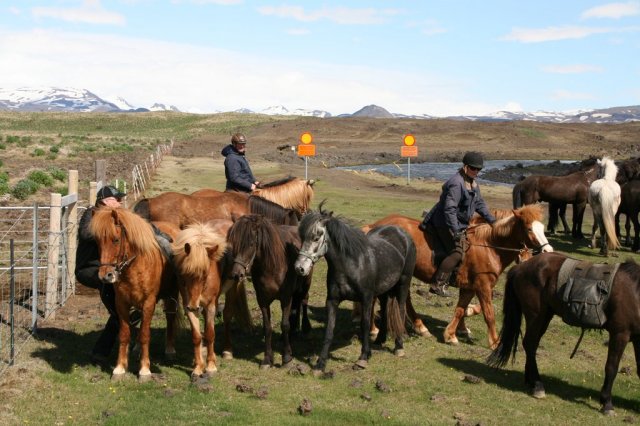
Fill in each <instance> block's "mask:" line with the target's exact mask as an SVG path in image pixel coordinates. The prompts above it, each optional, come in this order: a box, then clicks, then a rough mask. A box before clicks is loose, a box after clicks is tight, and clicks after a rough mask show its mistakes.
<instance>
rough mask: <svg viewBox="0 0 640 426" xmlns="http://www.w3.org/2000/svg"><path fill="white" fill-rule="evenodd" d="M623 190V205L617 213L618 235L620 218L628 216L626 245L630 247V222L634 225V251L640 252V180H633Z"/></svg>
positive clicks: (632, 248) (618, 233) (617, 232)
mask: <svg viewBox="0 0 640 426" xmlns="http://www.w3.org/2000/svg"><path fill="white" fill-rule="evenodd" d="M620 189H621V199H622V201H621V203H620V207H619V208H618V213H616V219H615V223H616V235H620V224H619V218H620V215H621V214H624V215H625V216H626V219H627V220H626V225H625V229H626V232H627V236H626V245H630V239H631V236H630V231H631V226H630V225H629V222H631V223H633V231H634V234H635V237H634V238H633V246H632V247H631V250H632V251H635V252H639V251H640V238H639V233H640V221H638V215H639V214H640V180H631V181H629V182H627V183H625V184H623V185H622V187H621V188H620Z"/></svg>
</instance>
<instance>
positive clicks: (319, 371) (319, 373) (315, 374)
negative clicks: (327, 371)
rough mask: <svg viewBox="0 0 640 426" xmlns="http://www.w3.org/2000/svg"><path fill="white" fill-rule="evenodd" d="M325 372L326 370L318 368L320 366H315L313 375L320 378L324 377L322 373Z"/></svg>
mask: <svg viewBox="0 0 640 426" xmlns="http://www.w3.org/2000/svg"><path fill="white" fill-rule="evenodd" d="M323 374H324V371H322V370H320V369H318V368H314V369H313V377H315V378H320V377H322V375H323Z"/></svg>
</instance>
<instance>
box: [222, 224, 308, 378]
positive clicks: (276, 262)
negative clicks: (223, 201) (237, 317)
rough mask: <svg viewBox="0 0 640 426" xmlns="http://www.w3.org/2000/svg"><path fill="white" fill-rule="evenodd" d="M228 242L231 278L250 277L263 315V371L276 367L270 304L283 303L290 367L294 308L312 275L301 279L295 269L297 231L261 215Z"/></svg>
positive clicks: (286, 361) (235, 231)
mask: <svg viewBox="0 0 640 426" xmlns="http://www.w3.org/2000/svg"><path fill="white" fill-rule="evenodd" d="M228 242H229V244H230V245H231V258H232V259H233V266H232V268H231V272H230V276H231V277H232V278H233V279H235V280H239V281H242V280H244V279H245V278H246V276H247V274H251V280H252V282H253V287H254V289H255V292H256V298H257V300H258V305H259V306H260V311H261V313H262V324H263V329H264V338H265V352H264V358H263V360H262V362H261V364H260V368H261V369H268V368H270V367H272V366H273V363H274V359H273V358H274V357H273V350H272V348H271V335H272V332H273V329H272V326H271V303H272V302H273V301H274V300H279V301H280V307H281V309H282V322H281V329H282V340H283V349H282V365H283V366H284V365H287V364H289V363H290V362H291V361H292V360H293V357H292V351H291V343H290V337H291V336H290V334H291V326H290V324H291V323H290V314H291V311H292V306H293V307H295V309H299V307H300V305H301V304H302V300H303V299H304V298H306V296H307V294H308V292H309V287H310V285H311V275H309V276H307V277H299V276H298V275H297V274H296V271H295V270H294V267H293V266H294V262H295V261H296V258H297V256H298V251H299V250H300V246H301V242H300V237H299V236H298V228H297V227H295V226H286V225H275V224H273V223H272V222H271V221H269V220H268V219H266V218H264V217H263V216H261V215H245V216H242V217H240V218H239V219H238V220H237V221H236V222H235V223H234V224H233V226H232V227H231V229H229V236H228ZM307 321H308V319H307ZM308 328H310V324H309V326H308Z"/></svg>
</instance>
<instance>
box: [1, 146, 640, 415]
mask: <svg viewBox="0 0 640 426" xmlns="http://www.w3.org/2000/svg"><path fill="white" fill-rule="evenodd" d="M252 167H253V169H254V172H255V174H256V175H257V176H260V177H261V178H262V179H263V180H270V179H272V178H273V179H275V178H278V177H282V176H283V175H287V174H290V173H292V174H294V175H297V176H301V175H304V171H303V169H301V168H300V166H299V165H292V166H290V167H285V166H282V165H278V164H275V163H269V162H260V161H256V162H253V163H252ZM309 172H310V175H309V177H311V178H314V177H316V176H318V177H319V180H318V182H317V183H316V186H315V190H316V198H315V201H314V206H317V203H318V202H319V201H320V200H322V199H327V207H328V208H329V209H331V210H334V211H335V212H336V213H337V214H340V215H342V216H344V217H346V218H349V220H350V221H351V222H352V223H353V224H355V225H361V224H364V223H369V222H373V221H374V220H376V219H378V218H381V217H383V216H385V215H387V214H389V213H393V212H399V213H402V214H406V215H409V216H414V217H419V216H420V213H421V212H422V210H423V209H424V208H425V207H429V206H430V205H432V204H433V202H434V200H435V196H436V194H437V191H438V188H439V186H440V183H438V182H432V181H414V182H413V183H412V185H411V187H407V185H406V182H405V181H404V180H403V179H401V178H395V179H394V178H388V177H384V176H379V175H370V174H362V173H361V174H354V173H349V172H341V171H331V172H329V171H327V170H326V169H322V170H321V169H315V168H311V169H310V170H309ZM223 182H224V173H223V169H222V166H221V164H219V162H214V161H211V159H208V158H177V157H166V158H165V160H164V162H163V164H162V165H161V167H160V168H159V170H158V173H157V175H156V177H155V178H154V181H153V187H152V188H151V191H150V193H149V195H153V194H154V193H159V192H163V191H168V190H176V191H184V192H189V191H192V190H195V189H199V188H203V187H211V188H222V187H223ZM344 182H351V184H349V185H344V184H343V183H344ZM483 189H484V191H485V196H486V197H487V198H488V199H489V200H491V202H490V203H491V204H492V206H495V207H507V206H508V204H509V197H510V190H509V189H505V188H503V187H486V188H483ZM590 219H591V218H590V213H587V216H586V217H585V222H586V223H585V231H586V230H587V229H590ZM587 227H589V228H587ZM551 243H552V244H553V245H554V247H556V249H559V250H561V251H564V252H568V253H571V254H572V255H575V256H578V257H582V258H587V259H591V260H593V261H602V260H603V259H602V258H598V257H595V256H593V254H594V250H591V249H589V248H587V247H586V244H587V243H586V242H574V241H572V240H569V239H568V238H567V237H551ZM620 255H621V257H620V258H618V260H623V259H626V258H627V257H634V258H635V259H636V260H640V256H638V255H630V254H629V253H628V252H625V251H623V252H621V253H620ZM611 260H614V259H611ZM325 273H326V263H325V262H324V261H320V262H319V263H318V265H317V267H316V270H315V271H314V280H313V285H312V292H311V296H310V317H311V320H312V325H313V330H312V332H311V334H310V335H309V336H308V337H306V338H304V339H301V338H299V339H296V340H294V341H293V351H294V356H295V361H294V367H293V368H291V369H288V368H273V369H271V370H268V371H261V370H260V369H259V368H258V365H259V362H260V360H261V357H262V351H263V341H262V337H261V334H262V333H261V327H258V326H257V325H258V324H259V321H260V316H259V311H257V310H256V308H255V298H254V297H253V296H251V297H250V301H251V303H252V305H253V314H254V324H255V325H256V327H255V330H254V331H253V333H246V332H243V331H242V330H237V331H236V332H234V345H235V357H236V358H235V359H234V360H231V361H223V360H221V359H220V358H219V363H220V366H219V372H218V373H217V374H216V375H215V376H214V377H213V378H212V379H211V380H210V381H209V382H208V383H199V384H191V383H190V381H189V373H190V369H191V342H190V335H189V333H188V332H186V331H185V332H184V333H182V334H181V335H180V337H179V341H178V358H177V360H176V361H175V362H173V363H167V362H165V361H164V360H163V356H162V353H163V329H164V325H163V319H162V318H163V315H162V312H161V311H162V309H161V307H160V306H159V307H158V309H157V311H156V317H157V318H156V320H155V322H154V329H153V336H152V347H151V357H152V370H153V371H154V373H156V374H155V376H154V380H153V381H152V382H151V383H147V384H138V383H137V381H136V378H135V376H134V375H133V374H131V375H128V377H127V378H126V380H125V381H123V382H119V383H112V382H111V381H110V369H101V368H99V367H96V366H93V365H91V364H90V363H89V356H88V352H89V350H90V348H91V346H92V345H93V342H94V341H95V339H96V338H97V335H98V332H99V330H100V329H101V327H102V325H103V323H104V320H105V318H106V317H105V315H104V311H102V314H101V315H94V316H91V317H89V318H86V316H85V317H83V316H82V312H76V313H74V312H70V313H69V312H67V314H66V315H62V316H60V318H64V319H60V320H58V321H53V322H51V323H47V324H43V325H42V328H41V329H40V333H39V339H38V340H35V341H34V342H33V343H32V344H30V345H29V348H28V349H26V350H24V352H23V354H22V355H21V357H20V360H19V362H18V365H17V366H16V367H15V368H12V369H9V370H8V372H7V373H6V375H5V377H3V378H2V383H1V385H0V406H1V409H0V423H2V424H16V425H17V424H22V425H24V424H47V425H53V424H55V425H66V424H78V425H85V424H107V425H131V424H157V423H164V424H213V423H215V424H279V425H286V424H296V425H298V424H402V425H405V424H415V425H418V424H420V425H422V424H468V425H475V424H484V425H486V424H496V425H511V424H536V425H538V424H558V423H562V424H575V425H578V424H605V422H606V424H626V423H634V422H637V421H638V420H639V419H640V418H639V416H638V414H639V412H640V403H639V397H640V386H639V385H640V383H639V382H638V378H637V377H636V369H635V367H634V365H635V364H634V357H633V350H632V348H630V347H629V348H627V350H626V352H625V355H624V358H623V360H622V362H621V368H623V371H624V372H625V373H624V374H619V375H618V378H617V380H616V383H615V386H614V397H613V398H614V399H613V402H614V406H615V407H616V413H617V416H616V417H613V418H604V417H603V416H602V415H601V414H600V413H599V412H598V410H599V403H598V394H599V389H600V387H601V385H602V380H603V368H604V362H605V359H606V352H607V350H606V344H605V342H606V340H607V335H606V334H603V333H600V332H590V333H587V335H586V336H585V339H584V341H583V342H582V344H581V346H580V350H579V351H578V353H577V355H576V357H575V358H574V359H573V360H570V359H569V355H570V353H571V351H572V349H573V347H574V345H575V343H576V341H577V339H578V336H579V329H575V328H570V327H568V326H566V325H564V324H563V323H562V322H561V321H560V320H559V319H557V318H556V319H554V320H553V321H552V323H551V326H550V328H549V330H548V332H547V334H546V335H545V337H544V339H543V341H542V346H541V348H540V349H539V354H538V362H539V368H540V370H541V373H542V375H543V380H544V381H545V385H546V391H547V398H546V399H544V400H536V399H533V398H532V397H530V396H529V395H528V394H527V392H526V389H525V388H524V384H523V367H524V354H523V353H522V352H519V354H518V357H517V359H516V362H515V364H513V365H510V366H509V367H508V368H507V369H505V370H495V369H492V368H489V367H488V366H486V365H485V362H484V360H485V358H486V357H487V355H488V354H489V352H490V351H489V349H488V347H487V339H486V327H485V324H484V321H483V319H482V317H477V316H476V317H473V318H470V319H468V321H467V325H468V326H469V327H470V328H471V330H472V331H473V336H472V338H471V339H469V340H461V344H460V345H458V346H450V345H447V344H444V343H443V341H442V332H443V329H444V327H446V324H447V323H448V321H449V320H450V319H451V316H452V313H453V304H454V301H452V300H451V299H441V298H437V297H435V296H434V297H430V296H427V295H428V292H427V291H426V286H425V285H424V284H421V283H419V282H417V281H414V283H413V284H412V297H413V300H414V304H415V306H416V309H417V311H418V312H419V313H421V314H422V316H423V318H424V320H425V323H426V325H427V326H428V328H429V329H430V331H431V332H432V333H433V335H434V337H431V338H425V337H418V336H416V335H413V334H412V335H410V336H409V338H408V339H407V341H406V343H405V349H406V353H407V356H406V357H405V358H396V357H394V356H393V354H392V353H391V349H392V344H391V343H388V344H387V345H386V346H385V347H384V349H382V350H375V351H374V353H373V356H372V358H371V360H370V362H369V367H368V368H367V369H366V370H363V371H354V370H353V369H352V364H353V362H354V361H355V360H356V359H357V357H358V354H359V350H360V345H359V343H358V341H357V338H356V333H357V325H356V324H354V323H352V320H351V316H350V308H351V303H349V302H344V303H343V304H342V305H341V306H340V310H339V316H338V322H337V324H338V325H337V327H336V337H335V339H334V344H333V347H332V356H331V358H330V359H329V362H328V366H327V370H328V371H330V372H331V373H332V374H330V375H329V376H327V377H324V378H314V377H313V375H311V374H310V373H309V372H308V370H307V369H306V368H305V366H308V365H309V364H310V362H311V361H312V360H313V359H314V357H315V355H316V354H317V353H318V351H319V349H320V346H321V343H322V337H323V328H324V321H325V314H324V308H323V306H324V294H325V276H326V275H325ZM503 286H504V277H502V278H501V279H500V282H499V283H498V286H497V287H496V296H497V298H496V300H495V304H496V310H497V317H498V326H499V325H500V323H501V321H500V318H501V305H502V300H501V295H502V294H503ZM249 288H250V289H251V286H249ZM93 303H94V305H93V306H94V307H95V306H97V305H99V304H100V302H99V301H98V300H97V299H95V301H94V302H93ZM279 312H280V311H279V308H278V307H277V304H274V306H273V318H274V327H275V328H274V330H275V331H276V333H275V338H274V343H275V345H274V349H275V350H276V353H277V355H276V360H277V362H280V357H279V349H280V347H279V330H278V327H279V320H278V318H279V314H280V313H279ZM78 318H84V319H78ZM216 328H217V331H218V333H221V331H222V330H221V324H218V326H217V327H216ZM216 348H217V350H216V352H217V353H220V351H221V349H220V345H218V344H216ZM114 360H115V354H114V356H113V357H112V362H113V361H114ZM136 361H137V360H136V359H135V357H133V356H132V360H131V368H130V370H131V371H135V369H136V368H137V362H136ZM474 378H477V380H475V379H474ZM304 399H307V400H308V401H310V402H311V404H312V411H311V413H310V414H309V415H308V416H301V415H300V414H299V413H298V407H299V406H300V404H301V403H302V401H303V400H304Z"/></svg>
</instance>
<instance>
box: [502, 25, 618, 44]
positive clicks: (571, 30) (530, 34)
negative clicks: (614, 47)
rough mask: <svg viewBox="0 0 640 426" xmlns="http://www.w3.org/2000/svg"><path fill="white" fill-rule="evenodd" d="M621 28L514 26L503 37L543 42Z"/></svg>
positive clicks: (581, 36)
mask: <svg viewBox="0 0 640 426" xmlns="http://www.w3.org/2000/svg"><path fill="white" fill-rule="evenodd" d="M615 31H619V30H615V29H613V28H591V27H575V26H565V27H548V28H514V29H513V30H511V33H509V34H507V35H506V36H504V37H503V38H502V39H503V40H507V41H519V42H522V43H541V42H545V41H557V40H567V39H580V38H585V37H588V36H590V35H593V34H606V33H611V32H615Z"/></svg>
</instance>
